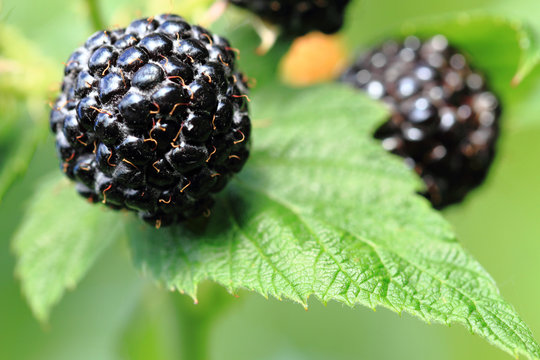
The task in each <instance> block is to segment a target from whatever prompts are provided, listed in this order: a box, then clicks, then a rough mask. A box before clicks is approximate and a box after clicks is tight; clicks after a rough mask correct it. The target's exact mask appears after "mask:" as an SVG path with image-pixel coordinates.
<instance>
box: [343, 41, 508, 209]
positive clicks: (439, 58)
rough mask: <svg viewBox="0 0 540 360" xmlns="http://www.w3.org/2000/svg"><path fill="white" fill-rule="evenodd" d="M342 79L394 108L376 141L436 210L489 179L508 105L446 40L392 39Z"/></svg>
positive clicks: (353, 66)
mask: <svg viewBox="0 0 540 360" xmlns="http://www.w3.org/2000/svg"><path fill="white" fill-rule="evenodd" d="M341 80H342V81H344V82H347V83H351V84H353V85H354V86H355V87H357V88H360V89H363V90H365V91H366V92H367V94H368V95H369V96H370V97H372V98H374V99H382V100H383V101H384V102H385V103H386V104H388V105H389V107H390V108H391V111H392V115H391V118H390V119H389V120H388V121H387V122H386V123H384V124H383V125H381V126H380V127H379V128H378V129H377V130H376V131H375V134H374V136H375V137H376V138H377V139H381V140H382V146H383V147H384V148H385V149H386V150H388V151H391V152H392V153H394V154H397V155H400V156H402V157H404V158H405V161H406V163H407V164H408V165H409V166H410V167H411V168H413V169H414V170H415V171H416V172H417V173H418V174H419V175H420V176H421V177H422V178H423V180H424V182H425V183H426V186H427V191H426V192H425V193H424V194H423V195H424V196H426V197H427V198H428V199H429V200H430V201H431V203H432V204H433V206H434V207H435V208H439V209H440V208H444V207H446V206H447V205H450V204H453V203H457V202H460V201H461V200H463V198H464V197H465V196H466V194H467V193H468V192H469V191H470V190H472V189H473V188H475V187H477V186H478V185H480V184H481V183H482V182H483V180H484V179H485V177H486V175H487V173H488V170H489V167H490V165H491V163H492V161H493V158H494V155H495V143H496V140H497V137H498V135H499V117H500V114H501V108H500V105H499V101H498V99H497V97H496V96H495V95H494V94H493V92H491V91H490V90H489V89H488V87H487V84H486V80H485V79H484V77H483V76H482V75H481V74H479V73H478V72H476V71H474V70H473V69H472V68H471V67H470V66H469V64H468V61H467V59H466V57H465V56H464V55H463V54H461V53H459V52H458V51H457V50H456V49H454V48H452V47H451V46H449V45H448V41H447V39H446V38H445V37H444V36H442V35H437V36H434V37H432V38H430V39H429V40H427V41H425V42H422V41H421V40H420V39H418V38H417V37H414V36H411V37H408V38H406V39H405V41H404V42H403V43H398V42H395V41H389V42H386V43H384V44H383V45H382V46H381V47H379V48H376V49H374V50H372V51H370V52H368V53H367V54H366V55H364V56H362V57H361V58H360V59H359V60H358V61H357V62H356V63H355V64H354V65H352V66H351V67H350V68H349V69H348V70H347V71H346V72H345V73H344V74H343V76H342V79H341Z"/></svg>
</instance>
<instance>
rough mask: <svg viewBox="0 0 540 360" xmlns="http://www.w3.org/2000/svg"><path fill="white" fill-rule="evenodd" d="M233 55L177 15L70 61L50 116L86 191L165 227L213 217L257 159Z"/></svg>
mask: <svg viewBox="0 0 540 360" xmlns="http://www.w3.org/2000/svg"><path fill="white" fill-rule="evenodd" d="M233 50H234V49H232V48H231V47H230V44H229V43H228V41H227V40H225V39H224V38H222V37H219V36H217V35H212V34H211V33H210V32H208V31H207V30H205V29H203V28H201V27H199V26H192V25H190V24H188V23H187V22H186V21H185V20H184V19H182V18H181V17H179V16H176V15H160V16H156V17H155V18H149V19H140V20H135V21H133V22H132V23H131V24H130V25H129V26H128V27H127V28H126V29H119V30H113V31H99V32H97V33H95V34H94V35H92V36H91V37H90V38H89V39H88V40H87V41H86V43H85V44H84V45H83V46H81V47H80V48H78V49H77V50H76V51H75V52H74V53H73V54H72V55H71V57H70V58H69V60H68V61H67V63H66V66H65V77H64V81H63V84H62V93H61V94H60V96H59V97H58V99H57V100H56V103H55V105H54V107H53V110H52V111H51V116H50V124H51V129H52V131H53V132H54V133H55V134H56V147H57V152H58V156H59V157H60V159H61V169H62V170H63V172H64V173H65V174H66V175H67V176H68V177H69V178H70V179H72V180H74V181H75V182H76V188H77V190H78V192H79V193H80V194H81V195H82V196H84V197H86V198H87V199H89V200H90V201H91V202H97V201H101V202H103V203H104V204H106V205H107V206H109V207H112V208H114V209H129V210H132V211H135V212H137V213H138V214H139V215H140V217H141V218H143V219H144V220H145V221H147V222H150V223H152V224H154V225H156V227H160V226H165V225H169V224H172V223H175V222H178V221H182V220H184V219H188V218H193V217H197V216H199V215H201V214H208V213H209V211H210V210H209V209H210V207H211V205H212V202H213V201H212V196H211V194H212V193H215V192H217V191H220V190H221V189H223V188H224V187H225V185H226V184H227V182H228V180H229V178H230V177H231V176H232V175H233V174H234V173H236V172H238V171H240V169H241V168H242V166H243V165H244V163H245V162H246V160H247V157H248V155H249V146H248V144H249V137H250V129H251V123H250V119H249V116H248V108H247V103H246V95H245V94H246V91H247V86H246V83H245V81H244V77H243V75H242V74H240V73H238V72H237V71H236V70H235V52H234V51H233Z"/></svg>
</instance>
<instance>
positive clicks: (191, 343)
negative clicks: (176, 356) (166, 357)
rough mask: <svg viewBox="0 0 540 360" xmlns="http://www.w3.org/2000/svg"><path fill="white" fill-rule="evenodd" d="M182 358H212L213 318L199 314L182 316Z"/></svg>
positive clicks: (205, 359)
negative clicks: (210, 346) (211, 327)
mask: <svg viewBox="0 0 540 360" xmlns="http://www.w3.org/2000/svg"><path fill="white" fill-rule="evenodd" d="M180 321H181V324H180V326H181V327H182V334H183V338H182V342H181V343H182V349H181V352H180V353H181V354H182V360H210V359H209V357H208V350H209V349H208V347H209V341H208V340H209V339H208V338H209V332H210V325H211V319H209V318H205V317H199V316H189V315H188V316H186V315H185V314H184V316H181V319H180Z"/></svg>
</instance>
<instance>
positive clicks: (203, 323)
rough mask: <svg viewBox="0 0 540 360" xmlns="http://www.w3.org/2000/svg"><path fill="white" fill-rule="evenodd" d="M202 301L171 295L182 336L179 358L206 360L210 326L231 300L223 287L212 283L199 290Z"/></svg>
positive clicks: (208, 350) (208, 349) (208, 357)
mask: <svg viewBox="0 0 540 360" xmlns="http://www.w3.org/2000/svg"><path fill="white" fill-rule="evenodd" d="M198 293H199V295H200V296H201V302H200V303H199V302H198V301H196V302H195V304H194V303H193V301H192V300H191V299H190V298H188V297H187V296H180V295H177V294H175V295H173V296H172V299H173V302H174V304H175V307H176V312H177V315H178V316H177V321H178V326H179V328H180V331H181V334H182V341H181V342H180V346H181V348H180V354H181V355H182V357H181V359H182V360H184V359H186V360H209V359H210V356H209V355H210V354H209V353H210V346H211V345H210V342H209V340H210V333H211V330H212V325H213V324H214V322H215V321H216V320H217V318H219V316H220V315H222V314H223V312H224V310H225V309H226V308H227V306H228V305H229V304H230V303H231V299H234V298H233V297H232V296H231V295H230V294H228V293H227V292H226V291H225V290H224V289H223V288H221V287H219V286H218V285H214V284H205V285H204V286H202V287H201V289H199V291H198Z"/></svg>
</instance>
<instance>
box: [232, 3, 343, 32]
mask: <svg viewBox="0 0 540 360" xmlns="http://www.w3.org/2000/svg"><path fill="white" fill-rule="evenodd" d="M229 1H230V2H231V3H232V4H234V5H237V6H240V7H243V8H246V9H248V10H250V11H252V12H254V13H255V14H257V15H258V16H260V17H261V18H262V19H264V20H266V21H268V22H271V23H274V24H277V25H281V26H282V27H283V30H284V32H285V33H286V34H288V35H293V36H300V35H304V34H307V33H308V32H310V31H314V30H318V31H322V32H323V33H326V34H333V33H335V32H337V31H338V30H339V29H340V28H341V26H342V25H343V17H344V13H345V7H346V6H347V4H348V3H349V1H350V0H229Z"/></svg>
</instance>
